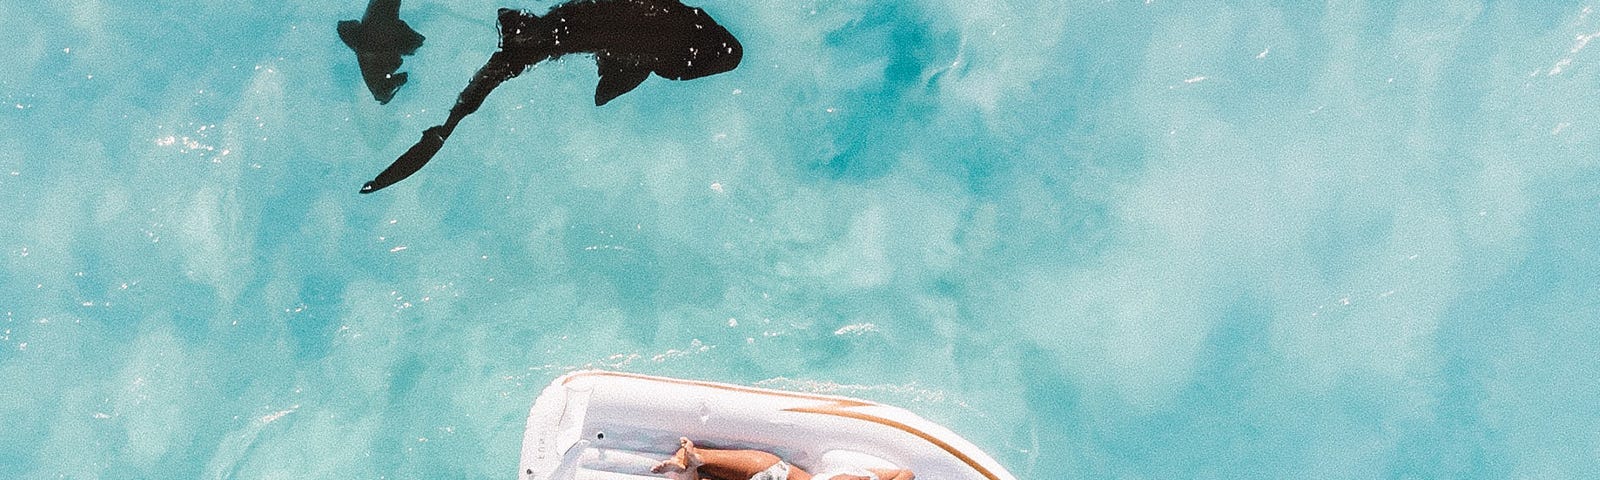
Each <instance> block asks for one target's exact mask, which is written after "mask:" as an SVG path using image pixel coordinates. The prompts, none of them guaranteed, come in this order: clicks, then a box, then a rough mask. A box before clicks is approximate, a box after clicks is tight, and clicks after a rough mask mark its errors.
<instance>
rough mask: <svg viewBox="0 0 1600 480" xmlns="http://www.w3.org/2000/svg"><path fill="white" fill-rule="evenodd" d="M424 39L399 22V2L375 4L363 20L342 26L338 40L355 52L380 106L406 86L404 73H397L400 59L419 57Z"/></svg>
mask: <svg viewBox="0 0 1600 480" xmlns="http://www.w3.org/2000/svg"><path fill="white" fill-rule="evenodd" d="M424 38H425V37H423V36H422V34H419V33H417V31H416V30H412V29H411V26H410V25H406V22H405V21H404V20H401V19H400V0H372V2H371V3H368V4H367V13H366V14H365V15H362V16H361V20H345V21H342V22H339V39H340V40H344V44H345V45H348V46H350V49H351V50H355V51H356V62H357V63H359V64H360V65H361V78H362V79H363V80H366V82H367V89H368V90H371V91H372V98H374V99H377V100H378V103H381V104H387V103H389V100H392V99H394V92H395V90H399V89H400V86H401V85H405V83H406V74H405V72H401V73H395V70H398V69H400V56H401V55H411V54H413V53H416V52H417V48H419V47H421V46H422V41H423V40H424Z"/></svg>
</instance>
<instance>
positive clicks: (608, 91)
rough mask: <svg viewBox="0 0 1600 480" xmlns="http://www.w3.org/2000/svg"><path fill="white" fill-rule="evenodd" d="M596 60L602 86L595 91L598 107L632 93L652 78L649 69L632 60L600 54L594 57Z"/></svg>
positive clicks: (598, 86) (595, 101) (595, 100)
mask: <svg viewBox="0 0 1600 480" xmlns="http://www.w3.org/2000/svg"><path fill="white" fill-rule="evenodd" d="M594 60H595V64H596V65H598V66H599V67H600V85H597V86H595V89H594V104H595V105H596V106H600V105H605V104H606V102H609V101H611V99H613V98H617V96H618V95H622V94H624V93H628V92H630V91H632V90H633V89H634V88H635V87H638V86H639V84H640V83H643V82H644V79H645V78H646V77H649V76H650V69H649V68H648V67H645V66H643V65H640V64H639V62H636V61H633V59H631V58H627V57H622V56H614V55H611V54H608V53H605V52H600V53H596V54H595V55H594Z"/></svg>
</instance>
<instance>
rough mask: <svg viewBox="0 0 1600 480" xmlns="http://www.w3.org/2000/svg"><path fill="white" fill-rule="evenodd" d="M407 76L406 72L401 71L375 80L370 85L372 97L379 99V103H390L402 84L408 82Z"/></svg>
mask: <svg viewBox="0 0 1600 480" xmlns="http://www.w3.org/2000/svg"><path fill="white" fill-rule="evenodd" d="M406 77H407V75H406V72H399V73H391V74H389V75H386V76H384V78H381V79H375V80H373V82H372V84H371V85H369V86H370V87H371V89H372V98H373V99H374V100H377V101H378V103H379V104H382V105H387V104H389V101H390V100H394V93H395V92H396V91H398V90H400V86H401V85H405V84H406Z"/></svg>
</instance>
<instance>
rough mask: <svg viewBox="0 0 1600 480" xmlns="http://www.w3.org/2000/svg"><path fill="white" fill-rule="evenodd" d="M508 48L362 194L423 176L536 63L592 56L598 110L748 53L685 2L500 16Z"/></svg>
mask: <svg viewBox="0 0 1600 480" xmlns="http://www.w3.org/2000/svg"><path fill="white" fill-rule="evenodd" d="M498 24H499V29H500V47H499V50H497V51H496V52H495V53H494V54H493V55H491V56H490V57H489V61H488V62H487V63H485V64H484V66H483V67H482V68H480V69H478V71H477V73H475V74H473V77H472V80H471V81H469V82H468V83H467V87H466V88H465V89H464V90H462V91H461V93H460V94H459V95H458V96H457V97H456V103H455V105H454V106H452V107H451V108H450V114H449V116H448V117H447V118H446V119H445V122H444V124H442V125H435V126H433V127H429V128H428V129H426V130H424V131H423V132H422V139H421V140H418V141H417V143H416V144H415V145H412V146H411V148H410V149H407V150H406V151H405V153H403V154H401V155H400V157H399V158H397V159H395V161H394V163H392V164H390V165H389V167H388V168H386V169H384V170H383V172H381V173H379V174H378V176H377V177H376V178H374V179H373V180H372V181H370V182H367V183H366V184H364V185H362V186H361V193H372V192H376V191H378V190H380V189H383V188H384V187H387V186H390V185H393V184H394V183H395V182H399V181H401V180H403V179H405V178H406V177H409V176H411V174H413V173H416V172H417V170H419V169H421V168H422V166H423V165H425V164H427V163H428V161H429V160H431V159H433V157H434V155H436V154H438V153H439V150H440V149H441V148H443V147H444V142H445V140H446V139H448V138H450V134H451V133H453V132H454V131H455V129H456V126H457V125H458V124H459V123H460V122H461V120H462V119H463V118H465V117H466V116H467V115H471V114H472V113H473V112H476V111H477V110H478V108H479V107H480V106H482V105H483V101H484V99H485V98H487V97H488V96H489V93H490V92H491V91H493V90H494V89H495V87H498V86H500V84H501V83H504V82H505V81H507V80H510V79H512V78H515V77H516V76H518V75H521V74H522V72H524V71H527V70H528V69H529V68H532V67H533V65H534V64H537V63H539V62H543V61H546V60H553V59H556V58H560V57H562V56H565V55H572V54H591V55H593V56H594V60H595V65H596V67H598V72H597V73H598V74H599V76H600V82H599V84H598V85H597V86H596V87H595V91H594V104H595V106H597V107H598V106H603V105H605V104H606V103H607V102H610V101H611V100H614V99H616V98H617V96H619V95H622V94H624V93H628V92H629V91H632V90H633V89H634V88H636V87H638V86H639V84H641V83H643V82H644V81H645V79H647V78H649V76H650V74H652V73H654V74H655V75H656V76H659V77H662V78H666V79H669V80H690V79H695V78H700V77H705V76H708V75H716V74H719V73H723V72H727V71H731V70H733V69H734V68H736V67H738V66H739V62H740V60H741V59H743V57H744V47H743V46H742V45H740V44H739V40H738V39H736V38H734V36H733V34H732V33H730V32H729V31H728V29H727V28H724V27H723V26H721V25H719V24H717V22H716V21H715V20H712V18H711V16H710V15H708V14H706V12H705V11H704V10H701V9H699V8H696V7H690V6H686V5H684V4H683V3H681V2H679V0H573V1H569V2H566V3H562V4H558V5H555V6H553V7H551V8H550V10H549V11H548V12H546V13H545V14H544V15H535V14H533V13H530V12H527V11H523V10H514V9H509V8H502V9H500V10H499V18H498Z"/></svg>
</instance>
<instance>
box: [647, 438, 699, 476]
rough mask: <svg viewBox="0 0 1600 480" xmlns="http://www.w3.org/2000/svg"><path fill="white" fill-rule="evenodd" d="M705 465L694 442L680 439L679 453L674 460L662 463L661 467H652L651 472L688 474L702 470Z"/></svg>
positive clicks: (674, 456)
mask: <svg viewBox="0 0 1600 480" xmlns="http://www.w3.org/2000/svg"><path fill="white" fill-rule="evenodd" d="M704 464H705V462H704V461H702V460H701V459H700V453H699V452H696V451H695V448H694V442H692V441H690V440H689V437H678V453H676V454H673V455H672V458H669V459H667V460H666V461H663V462H661V463H660V464H659V465H656V466H655V467H651V468H650V471H651V472H652V473H667V472H672V473H678V472H686V471H692V470H694V469H697V468H700V466H701V465H704Z"/></svg>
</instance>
